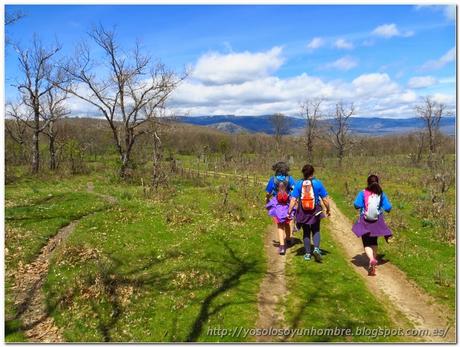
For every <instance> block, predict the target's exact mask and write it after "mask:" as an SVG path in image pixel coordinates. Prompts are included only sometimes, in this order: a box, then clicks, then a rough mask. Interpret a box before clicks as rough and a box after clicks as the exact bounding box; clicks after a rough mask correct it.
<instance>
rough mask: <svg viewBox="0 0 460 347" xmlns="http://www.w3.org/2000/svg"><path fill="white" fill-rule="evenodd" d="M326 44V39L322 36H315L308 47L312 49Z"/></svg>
mask: <svg viewBox="0 0 460 347" xmlns="http://www.w3.org/2000/svg"><path fill="white" fill-rule="evenodd" d="M323 45H324V39H322V38H321V37H315V38H313V39H312V40H311V41H310V42H309V43H308V45H307V48H308V49H310V50H314V49H318V48H320V47H321V46H323Z"/></svg>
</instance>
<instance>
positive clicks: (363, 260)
mask: <svg viewBox="0 0 460 347" xmlns="http://www.w3.org/2000/svg"><path fill="white" fill-rule="evenodd" d="M384 257H385V254H383V253H382V254H378V255H377V261H378V263H377V265H384V264H386V263H388V262H389V260H388V259H384ZM351 262H352V263H353V265H355V266H357V267H362V268H363V269H365V270H366V271H367V269H368V268H369V258H368V257H367V255H366V253H364V252H363V253H361V254H357V255H355V256H354V257H353V258H352V259H351Z"/></svg>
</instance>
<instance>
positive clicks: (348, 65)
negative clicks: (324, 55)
mask: <svg viewBox="0 0 460 347" xmlns="http://www.w3.org/2000/svg"><path fill="white" fill-rule="evenodd" d="M357 65H358V61H357V60H356V59H354V58H352V57H350V56H345V57H342V58H339V59H337V60H335V61H333V62H330V63H326V64H324V65H323V66H322V67H321V68H322V69H336V70H342V71H348V70H351V69H353V68H354V67H356V66H357Z"/></svg>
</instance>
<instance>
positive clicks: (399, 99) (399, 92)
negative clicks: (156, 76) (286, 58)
mask: <svg viewBox="0 0 460 347" xmlns="http://www.w3.org/2000/svg"><path fill="white" fill-rule="evenodd" d="M342 61H343V60H342ZM334 63H335V62H334ZM345 65H346V64H345ZM336 66H341V67H344V64H336ZM305 97H310V98H322V99H323V100H324V103H323V104H324V106H325V108H326V110H327V109H328V108H329V107H332V106H333V105H334V103H336V102H338V101H344V102H347V103H348V102H354V103H355V105H356V109H357V110H359V114H358V116H366V115H367V116H382V117H411V116H413V109H414V103H416V102H418V100H419V96H418V94H417V93H416V91H414V90H412V89H410V88H404V87H403V86H400V85H398V83H396V82H395V81H394V80H392V78H391V77H390V76H389V75H388V74H387V73H377V72H375V73H369V74H361V75H358V76H356V78H354V79H353V80H352V81H350V82H347V81H344V80H341V79H337V80H329V81H326V80H323V79H321V78H318V77H315V76H312V75H310V74H306V73H302V74H300V75H297V76H292V77H288V78H280V77H277V76H274V75H273V74H272V75H269V76H263V77H260V78H256V79H250V80H246V81H244V82H242V83H224V84H218V85H212V84H209V83H206V81H201V80H198V79H189V80H186V81H185V82H184V83H182V84H181V85H180V86H179V88H178V89H177V90H176V91H175V92H174V94H173V95H172V97H171V99H170V100H169V107H171V109H173V110H174V111H175V112H176V113H177V114H192V115H193V114H197V115H198V114H201V115H203V114H209V115H212V114H235V115H263V114H270V113H274V112H282V113H285V114H288V115H295V114H297V113H298V102H299V101H300V100H302V99H304V98H305ZM438 98H440V96H438ZM446 98H447V97H446Z"/></svg>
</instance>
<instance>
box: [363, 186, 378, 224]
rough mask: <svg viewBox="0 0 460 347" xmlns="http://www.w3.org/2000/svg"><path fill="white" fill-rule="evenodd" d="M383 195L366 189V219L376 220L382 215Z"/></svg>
mask: <svg viewBox="0 0 460 347" xmlns="http://www.w3.org/2000/svg"><path fill="white" fill-rule="evenodd" d="M380 201H381V196H380V195H378V194H375V193H372V192H370V191H368V190H367V189H365V190H364V219H366V220H368V221H370V222H375V221H376V220H377V219H379V215H380Z"/></svg>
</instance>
